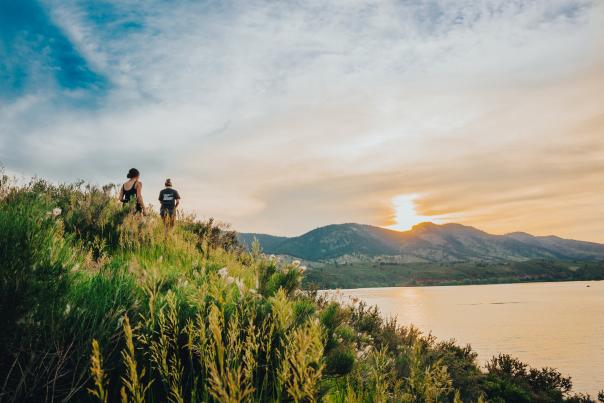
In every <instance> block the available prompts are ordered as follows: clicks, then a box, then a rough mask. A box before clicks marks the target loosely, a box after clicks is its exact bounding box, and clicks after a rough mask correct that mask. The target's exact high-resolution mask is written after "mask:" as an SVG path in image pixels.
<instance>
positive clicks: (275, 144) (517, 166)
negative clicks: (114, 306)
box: [0, 0, 604, 242]
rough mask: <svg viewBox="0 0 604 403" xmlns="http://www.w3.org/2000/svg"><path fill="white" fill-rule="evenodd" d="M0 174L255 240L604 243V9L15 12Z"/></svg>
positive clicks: (274, 4)
mask: <svg viewBox="0 0 604 403" xmlns="http://www.w3.org/2000/svg"><path fill="white" fill-rule="evenodd" d="M0 164H1V165H3V166H4V170H5V172H7V173H9V174H10V175H16V176H17V177H21V178H27V177H30V176H32V175H37V176H40V177H43V178H47V179H49V180H52V181H57V182H72V181H75V180H77V179H84V180H86V181H90V182H92V183H95V184H105V183H109V182H116V183H118V182H122V181H124V180H125V175H126V173H127V171H128V169H129V168H131V167H136V168H138V169H139V170H140V171H141V173H142V176H141V181H142V182H143V184H144V187H143V189H144V191H143V194H144V196H145V198H146V201H147V202H155V199H156V198H157V196H156V195H157V193H158V192H159V190H160V189H161V188H162V185H163V181H164V179H165V178H167V177H170V178H172V181H173V183H174V187H175V188H176V189H177V190H178V191H179V192H180V193H181V196H182V197H183V200H182V206H183V208H184V209H185V210H187V211H190V212H196V213H197V214H198V216H199V217H201V218H208V217H215V218H217V219H219V220H222V221H224V222H227V223H230V224H231V225H232V227H233V228H235V229H237V230H240V231H249V232H266V233H272V234H277V235H297V234H301V233H303V232H305V231H308V230H311V229H313V228H315V227H318V226H322V225H327V224H332V223H343V222H360V223H367V224H373V225H379V226H384V227H390V228H395V229H407V228H409V227H410V226H411V225H413V224H415V223H417V222H420V221H427V220H429V221H434V222H440V223H444V222H459V223H462V224H467V225H473V226H476V227H478V228H480V229H483V230H485V231H488V232H491V233H497V234H503V233H507V232H512V231H525V232H529V233H532V234H536V235H549V234H556V235H559V236H563V237H567V238H574V239H581V240H590V241H596V242H604V2H602V1H598V0H593V1H588V0H542V1H539V0H483V1H475V0H458V1H445V0H441V1H431V0H421V1H420V0H415V1H412V0H407V1H405V0H400V1H389V0H382V1H365V0H346V1H344V0H331V1H324V0H321V1H318V0H316V1H315V0H307V1H287V0H283V1H257V0H245V1H243V0H239V1H229V0H225V1H159V0H150V1H145V2H141V1H134V0H119V1H117V0H116V1H84V0H40V1H37V0H2V1H0ZM155 204H157V202H155Z"/></svg>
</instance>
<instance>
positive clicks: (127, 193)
mask: <svg viewBox="0 0 604 403" xmlns="http://www.w3.org/2000/svg"><path fill="white" fill-rule="evenodd" d="M137 183H138V181H135V182H134V183H133V184H132V187H131V188H130V189H128V190H126V188H125V187H124V185H122V191H123V193H124V197H123V198H122V202H123V203H128V202H129V201H130V200H132V199H133V198H134V199H136V184H137ZM137 206H138V203H137Z"/></svg>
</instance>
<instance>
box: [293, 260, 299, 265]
mask: <svg viewBox="0 0 604 403" xmlns="http://www.w3.org/2000/svg"><path fill="white" fill-rule="evenodd" d="M292 265H293V266H294V267H298V266H300V261H299V260H294V261H293V262H292Z"/></svg>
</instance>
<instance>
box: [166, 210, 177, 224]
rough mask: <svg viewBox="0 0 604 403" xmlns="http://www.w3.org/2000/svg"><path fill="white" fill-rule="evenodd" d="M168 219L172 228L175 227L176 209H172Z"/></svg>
mask: <svg viewBox="0 0 604 403" xmlns="http://www.w3.org/2000/svg"><path fill="white" fill-rule="evenodd" d="M168 220H169V226H170V229H172V228H174V221H175V220H176V209H170V214H169V218H168Z"/></svg>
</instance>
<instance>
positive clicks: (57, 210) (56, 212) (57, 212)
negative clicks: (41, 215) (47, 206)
mask: <svg viewBox="0 0 604 403" xmlns="http://www.w3.org/2000/svg"><path fill="white" fill-rule="evenodd" d="M62 211H63V210H61V208H60V207H55V208H53V209H52V216H53V217H58V216H60V215H61V213H62Z"/></svg>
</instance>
